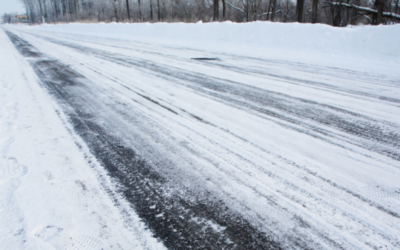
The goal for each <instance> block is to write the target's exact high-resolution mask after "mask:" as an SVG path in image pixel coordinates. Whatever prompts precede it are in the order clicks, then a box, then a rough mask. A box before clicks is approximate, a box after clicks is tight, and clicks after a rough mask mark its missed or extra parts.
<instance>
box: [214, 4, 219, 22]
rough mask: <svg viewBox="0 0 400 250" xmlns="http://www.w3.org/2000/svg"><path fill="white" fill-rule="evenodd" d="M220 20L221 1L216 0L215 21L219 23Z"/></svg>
mask: <svg viewBox="0 0 400 250" xmlns="http://www.w3.org/2000/svg"><path fill="white" fill-rule="evenodd" d="M218 18H219V0H214V18H213V20H214V21H218Z"/></svg>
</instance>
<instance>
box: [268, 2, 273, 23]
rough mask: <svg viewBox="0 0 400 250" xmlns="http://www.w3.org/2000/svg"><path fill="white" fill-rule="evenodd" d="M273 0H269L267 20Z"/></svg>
mask: <svg viewBox="0 0 400 250" xmlns="http://www.w3.org/2000/svg"><path fill="white" fill-rule="evenodd" d="M271 1H272V0H269V4H268V10H267V21H268V20H269V13H270V11H271Z"/></svg>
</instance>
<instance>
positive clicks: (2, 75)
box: [0, 30, 163, 250]
mask: <svg viewBox="0 0 400 250" xmlns="http://www.w3.org/2000/svg"><path fill="white" fill-rule="evenodd" d="M0 44H1V46H0V55H1V56H0V107H1V109H0V249H4V250H6V249H7V250H8V249H43V250H45V249H101V248H102V249H163V246H162V245H161V244H160V243H158V242H157V240H156V239H154V238H153V237H152V235H151V233H150V232H149V231H148V230H147V229H145V226H144V225H143V223H142V222H140V219H139V218H138V217H137V215H136V214H135V213H134V212H133V211H131V209H130V207H129V205H127V204H126V205H123V204H124V203H126V202H124V201H123V200H122V199H121V197H118V195H117V194H116V193H115V191H114V189H115V188H114V187H113V186H112V185H111V182H110V180H109V179H108V177H107V174H105V173H104V171H103V170H102V169H101V168H100V167H99V165H98V163H96V160H95V159H93V157H92V156H90V153H88V150H87V149H86V150H83V152H86V153H85V154H84V153H83V152H82V151H81V150H78V147H77V145H76V143H79V144H80V145H81V146H82V147H83V148H85V146H84V143H83V142H81V141H79V139H78V138H76V136H75V135H74V133H73V132H71V130H69V131H68V130H67V129H66V126H65V125H66V120H65V117H62V112H60V108H59V107H58V106H57V104H55V103H54V102H53V101H52V100H51V99H50V97H49V96H48V95H47V94H46V93H45V92H44V91H43V89H42V88H41V87H40V86H39V84H38V79H37V77H36V75H35V74H34V72H33V71H32V69H31V67H30V66H29V64H28V63H27V61H26V60H25V59H24V58H22V57H21V56H20V55H19V54H18V52H17V51H16V50H15V48H14V46H13V45H12V43H11V42H10V40H9V38H8V37H7V36H6V34H5V33H4V32H3V31H2V30H0ZM73 138H75V139H73ZM88 159H89V160H90V161H92V163H91V164H89V163H88ZM106 187H108V188H109V190H107V189H106ZM112 193H115V194H114V195H115V196H114V197H113V198H115V199H116V200H120V202H121V204H122V206H120V207H119V208H117V207H116V206H115V204H114V201H112V199H111V198H112V197H110V194H112ZM123 209H125V212H126V215H125V216H127V217H129V218H130V223H129V224H127V223H126V218H125V219H124V218H123V217H122V212H123V211H121V210H123Z"/></svg>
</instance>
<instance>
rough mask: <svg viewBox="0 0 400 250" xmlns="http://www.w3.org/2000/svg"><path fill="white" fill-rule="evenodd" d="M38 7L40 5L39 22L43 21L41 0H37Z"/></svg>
mask: <svg viewBox="0 0 400 250" xmlns="http://www.w3.org/2000/svg"><path fill="white" fill-rule="evenodd" d="M39 7H40V22H43V20H42V18H43V3H42V0H39Z"/></svg>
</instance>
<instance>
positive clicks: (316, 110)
mask: <svg viewBox="0 0 400 250" xmlns="http://www.w3.org/2000/svg"><path fill="white" fill-rule="evenodd" d="M47 40H49V41H51V42H54V43H56V44H60V45H63V46H67V47H69V48H73V49H75V50H77V51H79V52H80V53H83V54H89V55H94V56H96V57H98V58H101V59H104V60H108V61H111V62H114V63H117V64H119V65H123V66H126V67H135V68H136V69H141V70H142V71H143V72H144V73H147V72H150V73H149V74H150V75H153V76H156V77H160V78H162V79H166V80H168V81H171V82H174V83H175V84H180V85H182V86H184V87H187V88H190V89H193V90H194V91H196V92H201V93H203V94H204V95H207V96H210V97H212V98H214V99H215V100H218V101H222V102H225V103H229V104H231V105H232V104H233V105H235V106H236V107H237V108H240V109H243V108H246V109H251V110H253V111H255V112H259V113H261V114H263V115H266V116H267V117H271V118H276V119H278V120H280V121H283V122H287V123H289V124H292V126H291V127H292V128H293V126H295V127H296V126H300V127H303V128H304V129H301V130H299V129H296V131H298V132H302V133H306V134H308V135H311V136H314V137H315V135H317V137H319V138H321V139H323V140H325V141H327V142H330V140H329V138H334V139H337V140H341V141H344V142H347V143H350V144H353V145H356V146H358V147H362V148H365V149H368V150H370V151H373V152H377V153H379V154H382V155H385V156H388V157H390V158H392V159H394V160H397V161H399V160H400V153H399V152H400V144H399V143H398V142H399V141H400V133H399V131H400V127H399V126H398V125H396V124H392V123H387V122H384V121H378V120H376V119H373V118H370V117H367V116H365V115H361V114H358V113H355V112H352V111H348V110H344V109H341V108H337V107H334V106H330V105H326V104H321V103H317V102H313V101H309V100H305V99H301V98H295V97H292V96H289V95H285V94H281V93H277V92H273V91H268V90H265V89H260V88H257V87H252V86H249V85H246V84H242V83H239V82H233V81H227V80H224V79H220V78H216V77H210V76H207V75H204V74H201V73H196V72H190V71H187V70H185V69H182V68H175V67H171V66H166V65H163V64H160V63H156V62H154V61H148V60H144V59H134V58H128V57H124V56H122V55H120V54H116V53H109V52H107V51H103V50H98V49H94V48H89V47H86V46H82V45H77V44H72V43H67V42H63V41H60V40H57V39H54V38H47ZM380 99H382V98H380ZM332 129H334V130H333V131H332ZM308 131H309V132H308Z"/></svg>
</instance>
